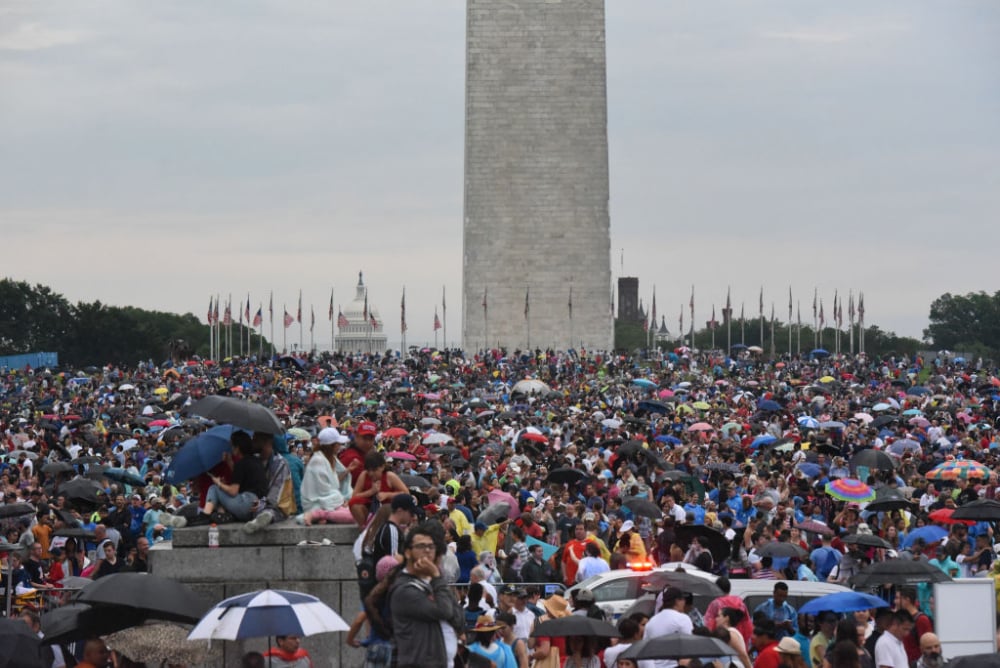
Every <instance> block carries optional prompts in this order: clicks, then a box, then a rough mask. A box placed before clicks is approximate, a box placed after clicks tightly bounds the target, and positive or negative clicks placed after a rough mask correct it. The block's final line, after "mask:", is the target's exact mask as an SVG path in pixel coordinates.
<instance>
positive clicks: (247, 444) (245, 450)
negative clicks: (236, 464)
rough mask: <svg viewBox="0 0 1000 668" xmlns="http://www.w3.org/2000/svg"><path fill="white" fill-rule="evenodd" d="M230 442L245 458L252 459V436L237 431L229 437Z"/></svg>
mask: <svg viewBox="0 0 1000 668" xmlns="http://www.w3.org/2000/svg"><path fill="white" fill-rule="evenodd" d="M229 442H230V443H232V444H233V449H234V450H236V451H237V452H239V453H240V455H241V456H243V457H250V456H251V455H253V453H254V448H253V439H252V438H251V437H250V434H248V433H246V432H245V431H241V430H239V429H237V430H236V431H234V432H233V433H232V434H230V435H229Z"/></svg>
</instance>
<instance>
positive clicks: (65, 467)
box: [42, 462, 73, 474]
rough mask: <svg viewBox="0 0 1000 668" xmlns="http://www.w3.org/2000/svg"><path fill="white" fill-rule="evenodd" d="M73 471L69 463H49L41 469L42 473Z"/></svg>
mask: <svg viewBox="0 0 1000 668" xmlns="http://www.w3.org/2000/svg"><path fill="white" fill-rule="evenodd" d="M72 470H73V465H72V464H70V463H69V462H51V463H49V464H46V465H45V466H43V467H42V473H51V474H56V473H68V472H70V471H72Z"/></svg>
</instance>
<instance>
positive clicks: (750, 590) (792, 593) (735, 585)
mask: <svg viewBox="0 0 1000 668" xmlns="http://www.w3.org/2000/svg"><path fill="white" fill-rule="evenodd" d="M729 582H730V584H732V589H731V590H730V592H729V593H730V594H731V595H733V596H739V597H740V598H742V599H743V602H744V603H746V606H747V610H749V611H750V612H751V613H752V612H753V610H754V608H756V607H757V606H758V605H760V604H761V603H763V602H764V601H766V600H767V599H769V598H771V597H772V596H773V595H774V584H775V583H776V582H784V583H785V584H786V585H788V604H789V605H790V606H792V607H793V608H795V609H796V610H798V609H799V608H801V607H802V606H803V605H805V604H806V603H808V602H809V601H811V600H813V599H814V598H819V597H820V596H826V595H827V594H836V593H837V592H840V591H850V588H848V587H845V586H843V585H839V584H833V583H830V582H806V581H804V580H730V581H729Z"/></svg>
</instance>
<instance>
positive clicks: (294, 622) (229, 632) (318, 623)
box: [188, 589, 350, 640]
mask: <svg viewBox="0 0 1000 668" xmlns="http://www.w3.org/2000/svg"><path fill="white" fill-rule="evenodd" d="M349 628H350V627H349V626H348V625H347V623H346V622H345V621H344V620H343V619H341V617H340V615H338V614H337V613H336V612H334V611H333V610H332V609H331V608H330V607H329V606H328V605H326V604H325V603H323V602H322V601H320V600H319V599H318V598H316V597H315V596H310V595H309V594H300V593H299V592H294V591H283V590H280V589H262V590H260V591H255V592H251V593H249V594H243V595H241V596H233V597H232V598H227V599H226V600H224V601H222V602H221V603H219V604H218V605H216V606H215V607H214V608H212V609H211V610H209V611H208V613H206V614H205V616H204V617H203V618H202V620H201V621H200V622H198V625H197V626H195V627H194V629H193V630H192V631H191V633H190V634H189V635H188V640H213V639H220V640H240V639H243V638H262V637H270V636H284V635H293V636H311V635H314V634H316V633H330V632H334V631H347V630H348V629H349Z"/></svg>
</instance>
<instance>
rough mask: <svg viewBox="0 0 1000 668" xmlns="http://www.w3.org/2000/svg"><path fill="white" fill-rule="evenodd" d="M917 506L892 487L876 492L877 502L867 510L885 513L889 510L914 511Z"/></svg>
mask: <svg viewBox="0 0 1000 668" xmlns="http://www.w3.org/2000/svg"><path fill="white" fill-rule="evenodd" d="M915 507H916V504H914V503H913V502H912V501H910V500H909V499H907V498H906V497H905V496H903V493H902V492H900V491H899V490H897V489H893V488H892V487H883V488H882V489H880V490H878V491H876V492H875V500H874V501H872V502H871V503H869V504H868V505H867V506H865V510H870V511H872V512H875V513H884V512H886V511H889V510H914V509H915Z"/></svg>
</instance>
